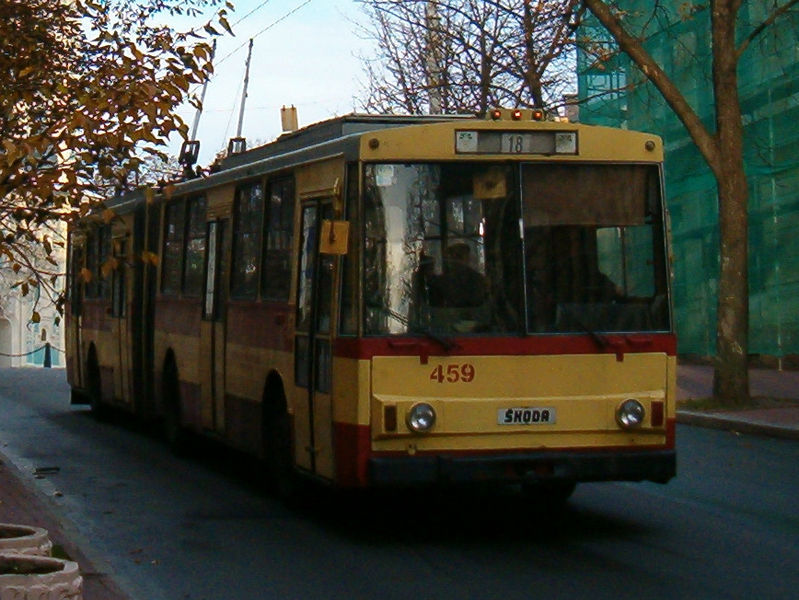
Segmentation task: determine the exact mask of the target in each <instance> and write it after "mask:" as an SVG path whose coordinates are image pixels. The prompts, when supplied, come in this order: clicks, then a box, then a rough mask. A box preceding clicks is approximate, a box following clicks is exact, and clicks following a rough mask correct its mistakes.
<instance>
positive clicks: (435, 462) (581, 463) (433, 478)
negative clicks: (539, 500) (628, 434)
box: [369, 449, 677, 486]
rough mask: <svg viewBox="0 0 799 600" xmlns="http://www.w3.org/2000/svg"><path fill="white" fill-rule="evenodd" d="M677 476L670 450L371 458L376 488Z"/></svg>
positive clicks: (660, 478) (372, 477)
mask: <svg viewBox="0 0 799 600" xmlns="http://www.w3.org/2000/svg"><path fill="white" fill-rule="evenodd" d="M676 473H677V459H676V453H675V451H674V450H668V449H667V450H648V451H634V452H630V451H624V452H618V451H615V452H610V451H608V452H533V453H524V454H501V455H488V456H485V455H484V456H451V455H434V456H418V455H417V456H401V457H400V456H391V457H372V458H371V459H370V461H369V474H370V481H371V483H372V484H373V485H377V486H392V485H429V484H466V483H488V482H493V483H517V482H518V483H522V482H523V483H536V482H546V481H574V482H588V481H654V482H657V483H666V482H667V481H668V480H669V479H671V478H672V477H674V476H675V475H676Z"/></svg>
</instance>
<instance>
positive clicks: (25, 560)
mask: <svg viewBox="0 0 799 600" xmlns="http://www.w3.org/2000/svg"><path fill="white" fill-rule="evenodd" d="M6 598H9V599H11V598H14V599H17V598H37V599H41V600H45V599H46V600H56V599H58V600H83V578H82V577H81V575H80V571H79V569H78V563H76V562H72V561H69V560H62V559H60V558H49V557H46V556H32V555H27V554H0V599H2V600H5V599H6Z"/></svg>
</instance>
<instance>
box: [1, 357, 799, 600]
mask: <svg viewBox="0 0 799 600" xmlns="http://www.w3.org/2000/svg"><path fill="white" fill-rule="evenodd" d="M118 421H119V420H118V419H117V422H114V420H113V419H112V420H111V422H98V421H96V420H95V419H94V418H93V417H92V416H91V415H90V414H89V412H88V409H87V407H83V406H80V407H71V406H70V405H69V393H68V387H67V384H66V380H65V374H64V372H63V371H62V370H55V369H53V370H49V369H0V450H2V452H3V453H4V454H5V455H6V456H7V457H8V458H9V459H10V460H12V461H13V462H14V463H15V464H16V465H17V466H18V467H19V468H20V469H21V470H22V471H24V472H25V473H28V474H31V476H32V474H33V472H34V471H35V470H36V469H38V470H39V473H40V474H41V475H40V476H41V477H42V478H41V479H38V480H37V486H38V487H39V489H40V490H41V492H42V493H43V494H47V495H49V496H52V497H55V502H56V503H57V505H58V507H59V510H60V513H61V515H62V516H63V517H65V518H66V519H68V520H69V521H70V522H71V523H72V524H73V525H74V527H75V529H76V530H77V533H78V534H79V535H80V537H81V538H82V540H83V541H82V542H80V543H81V545H83V544H87V545H88V546H89V547H88V548H86V551H87V553H88V554H89V556H90V557H91V558H92V559H94V558H97V559H98V560H97V562H98V564H101V565H102V568H103V569H108V570H109V571H110V572H111V573H112V574H113V576H114V578H115V579H116V580H117V581H118V582H119V584H120V586H121V587H122V588H123V589H124V590H125V591H126V592H127V593H129V594H130V596H131V598H132V599H133V600H185V599H191V600H212V599H214V600H238V599H244V598H253V597H257V598H263V599H271V598H281V599H303V600H310V599H326V600H327V599H338V598H341V599H345V598H346V599H348V600H349V599H352V598H359V599H372V598H374V599H378V598H379V599H387V600H389V599H398V600H399V599H411V598H415V599H416V598H418V599H425V600H427V599H437V598H441V599H447V600H453V599H456V600H460V599H475V600H478V599H480V600H482V599H488V598H502V599H503V600H512V599H517V598H518V599H525V600H529V599H531V598H542V599H552V598H591V599H592V600H594V599H600V598H614V599H618V598H648V599H651V598H664V599H666V598H668V599H678V598H691V599H699V598H725V599H728V598H760V599H762V598H788V597H794V596H795V594H796V590H797V589H799V569H797V567H796V565H797V564H799V543H797V542H799V510H797V497H799V482H798V481H797V477H796V469H797V464H799V442H795V441H788V440H778V439H769V438H761V437H755V436H746V435H738V434H734V433H728V432H723V431H715V430H709V429H702V428H697V427H689V426H685V425H680V426H679V427H678V429H677V440H678V476H677V478H676V479H674V480H672V481H671V482H670V483H669V484H667V485H665V486H661V485H657V484H649V483H642V484H620V483H608V484H585V485H582V486H578V488H577V491H576V492H575V494H574V496H573V497H572V499H571V500H570V502H569V503H568V505H567V507H566V508H565V509H564V510H562V511H557V512H546V511H545V510H544V509H542V508H537V507H535V506H533V505H531V504H530V503H529V502H527V501H526V500H525V498H524V497H523V496H522V495H521V494H519V493H518V492H517V491H516V490H513V489H507V490H474V491H469V492H468V493H465V492H458V493H454V492H450V493H440V494H429V493H411V492H408V493H401V494H397V493H359V494H352V493H348V494H336V493H332V492H330V491H325V490H318V489H313V490H312V491H311V492H310V494H309V495H308V496H307V498H306V500H305V501H304V502H302V503H301V504H300V505H299V506H296V507H291V508H289V507H286V506H284V505H283V504H282V503H281V502H279V501H278V500H276V499H275V498H273V497H272V496H270V495H269V494H268V493H267V492H265V491H263V490H262V489H261V488H260V487H259V486H258V485H257V479H258V475H257V471H258V468H259V465H258V463H257V462H255V461H252V460H249V459H245V458H243V457H240V456H238V455H237V454H235V453H232V452H230V451H228V450H225V449H221V448H217V447H215V446H211V445H202V447H201V448H200V449H199V450H198V452H197V456H196V457H192V458H188V459H181V458H178V457H175V456H173V455H172V454H171V453H170V452H169V450H168V449H167V447H166V445H165V443H163V442H162V441H161V440H160V439H159V438H158V437H156V436H154V435H152V434H151V433H149V432H148V431H147V430H146V429H145V428H143V427H136V426H126V425H124V424H123V423H120V422H118ZM0 520H2V519H0Z"/></svg>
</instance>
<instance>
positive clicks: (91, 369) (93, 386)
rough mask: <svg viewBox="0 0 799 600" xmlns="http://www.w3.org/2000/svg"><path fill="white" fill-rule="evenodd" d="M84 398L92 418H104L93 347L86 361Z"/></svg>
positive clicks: (100, 387) (97, 366)
mask: <svg viewBox="0 0 799 600" xmlns="http://www.w3.org/2000/svg"><path fill="white" fill-rule="evenodd" d="M86 396H87V397H88V400H89V406H90V407H91V410H92V414H93V415H94V417H95V418H97V419H102V418H103V417H104V416H105V411H104V410H103V409H104V405H103V384H102V379H101V378H100V366H99V365H98V364H97V353H96V351H95V349H94V346H92V347H91V348H90V349H89V358H88V359H87V360H86Z"/></svg>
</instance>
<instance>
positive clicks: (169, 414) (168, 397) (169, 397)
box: [161, 359, 189, 456]
mask: <svg viewBox="0 0 799 600" xmlns="http://www.w3.org/2000/svg"><path fill="white" fill-rule="evenodd" d="M161 401H162V408H163V429H164V438H165V439H166V443H167V445H168V446H169V448H170V449H171V450H172V452H174V453H175V454H176V455H178V456H186V455H187V454H188V450H189V440H188V432H187V431H186V429H185V428H184V427H183V424H182V422H181V401H180V379H179V377H178V369H177V366H176V365H175V362H174V360H173V359H169V360H167V362H166V363H165V364H164V371H163V375H162V381H161Z"/></svg>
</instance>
